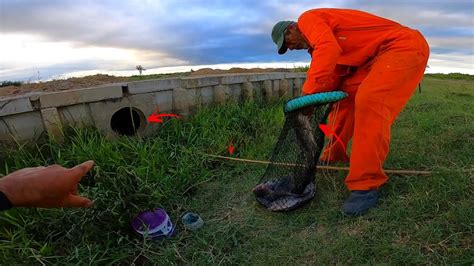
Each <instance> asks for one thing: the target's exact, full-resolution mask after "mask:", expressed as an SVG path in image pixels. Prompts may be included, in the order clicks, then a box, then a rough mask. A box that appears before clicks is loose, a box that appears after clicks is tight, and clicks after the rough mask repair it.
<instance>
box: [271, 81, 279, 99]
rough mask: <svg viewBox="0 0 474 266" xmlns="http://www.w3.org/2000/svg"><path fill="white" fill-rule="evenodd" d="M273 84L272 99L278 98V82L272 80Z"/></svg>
mask: <svg viewBox="0 0 474 266" xmlns="http://www.w3.org/2000/svg"><path fill="white" fill-rule="evenodd" d="M272 84H273V88H272V90H273V97H278V95H279V94H280V80H272Z"/></svg>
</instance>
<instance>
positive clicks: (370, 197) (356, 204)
mask: <svg viewBox="0 0 474 266" xmlns="http://www.w3.org/2000/svg"><path fill="white" fill-rule="evenodd" d="M379 194H380V193H379V191H378V190H375V189H373V190H353V191H352V192H351V195H350V196H349V198H348V199H347V200H346V202H344V204H343V205H342V211H343V212H344V213H345V214H347V215H353V216H356V215H363V214H365V213H367V211H368V210H370V209H371V208H373V207H375V206H376V205H377V202H378V201H379Z"/></svg>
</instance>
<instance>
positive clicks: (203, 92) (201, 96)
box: [196, 87, 214, 106]
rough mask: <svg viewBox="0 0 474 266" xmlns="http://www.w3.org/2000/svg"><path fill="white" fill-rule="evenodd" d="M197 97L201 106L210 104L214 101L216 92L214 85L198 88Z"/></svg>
mask: <svg viewBox="0 0 474 266" xmlns="http://www.w3.org/2000/svg"><path fill="white" fill-rule="evenodd" d="M196 98H197V101H198V105H199V106H208V105H211V104H212V103H213V102H214V93H213V89H212V87H204V88H200V89H196Z"/></svg>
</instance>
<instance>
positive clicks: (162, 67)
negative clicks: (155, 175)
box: [0, 0, 474, 81]
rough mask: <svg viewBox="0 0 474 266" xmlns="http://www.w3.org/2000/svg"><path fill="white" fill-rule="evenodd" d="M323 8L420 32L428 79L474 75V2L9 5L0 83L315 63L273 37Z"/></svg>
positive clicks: (196, 0)
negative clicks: (287, 23)
mask: <svg viewBox="0 0 474 266" xmlns="http://www.w3.org/2000/svg"><path fill="white" fill-rule="evenodd" d="M318 7H334V8H351V9H360V10H364V11H367V12H371V13H374V14H376V15H379V16H383V17H386V18H389V19H392V20H395V21H397V22H400V23H401V24H404V25H406V26H409V27H411V28H415V29H418V30H420V31H421V32H422V33H423V34H424V35H425V37H426V39H427V40H428V43H429V44H430V47H431V57H430V61H429V63H428V64H429V67H430V68H429V69H428V72H443V73H449V72H461V73H469V74H474V16H473V15H472V14H474V1H473V0H444V1H430V0H427V1H420V0H418V1H417V0H413V1H405V0H401V1H400V0H397V1H395V0H386V1H369V0H361V1H355V0H354V1H353V0H332V1H317V0H313V1H278V0H275V1H271V0H268V1H256V0H241V1H233V0H225V1H219V0H214V1H211V0H188V1H180V0H156V1H148V0H141V1H135V0H130V1H119V0H113V1H112V0H102V1H92V0H80V1H79V0H43V1H33V0H30V1H20V0H18V1H17V0H0V38H1V39H0V81H2V80H23V81H35V80H38V79H39V80H48V79H51V78H64V77H69V76H81V75H86V74H95V73H104V74H116V75H131V74H138V71H136V70H135V66H136V65H142V66H143V67H145V68H146V69H147V71H145V72H144V73H145V74H151V73H160V72H161V73H166V72H178V71H189V69H191V68H193V69H198V68H202V67H212V68H230V67H234V66H235V67H257V66H258V67H290V68H291V67H293V66H296V65H307V64H309V62H310V57H309V55H308V54H307V53H306V52H303V51H298V52H290V53H286V54H285V55H282V56H281V55H278V54H277V53H276V48H275V45H274V44H273V42H272V40H271V37H270V32H271V29H272V26H273V25H274V23H276V22H277V21H279V20H297V18H298V16H299V15H300V14H301V13H302V12H304V11H305V10H308V9H312V8H318Z"/></svg>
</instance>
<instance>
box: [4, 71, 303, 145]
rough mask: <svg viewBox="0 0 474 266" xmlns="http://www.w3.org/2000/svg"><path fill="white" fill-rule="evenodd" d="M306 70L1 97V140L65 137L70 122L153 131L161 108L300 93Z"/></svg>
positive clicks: (186, 110) (117, 130)
mask: <svg viewBox="0 0 474 266" xmlns="http://www.w3.org/2000/svg"><path fill="white" fill-rule="evenodd" d="M305 78H306V74H305V73H293V72H284V73H262V74H224V75H214V76H201V77H184V78H171V79H155V80H144V81H134V82H124V83H113V84H107V85H102V86H98V87H92V88H85V89H76V90H66V91H59V92H41V93H29V94H24V95H19V96H15V97H2V98H0V142H6V143H8V142H12V141H18V142H25V141H34V140H36V139H38V138H39V136H41V135H42V134H44V133H47V134H48V135H49V136H50V137H54V138H62V132H63V128H65V127H67V126H75V127H81V126H94V127H96V128H98V129H99V130H100V131H102V132H103V133H104V134H105V135H107V136H109V137H114V136H118V135H140V136H149V135H151V134H153V132H155V131H156V130H157V129H158V127H159V124H156V123H149V122H148V121H147V117H148V116H149V115H151V114H152V113H153V112H154V111H156V109H157V108H159V112H167V113H170V112H172V113H176V114H179V115H184V116H186V115H189V114H191V113H194V112H195V111H196V110H198V109H199V108H200V107H202V106H207V105H210V104H220V103H224V102H226V101H241V100H250V99H252V98H253V97H263V98H264V99H268V100H270V99H273V98H277V97H287V98H289V97H296V96H299V95H300V88H301V86H302V84H303V82H304V79H305Z"/></svg>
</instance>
